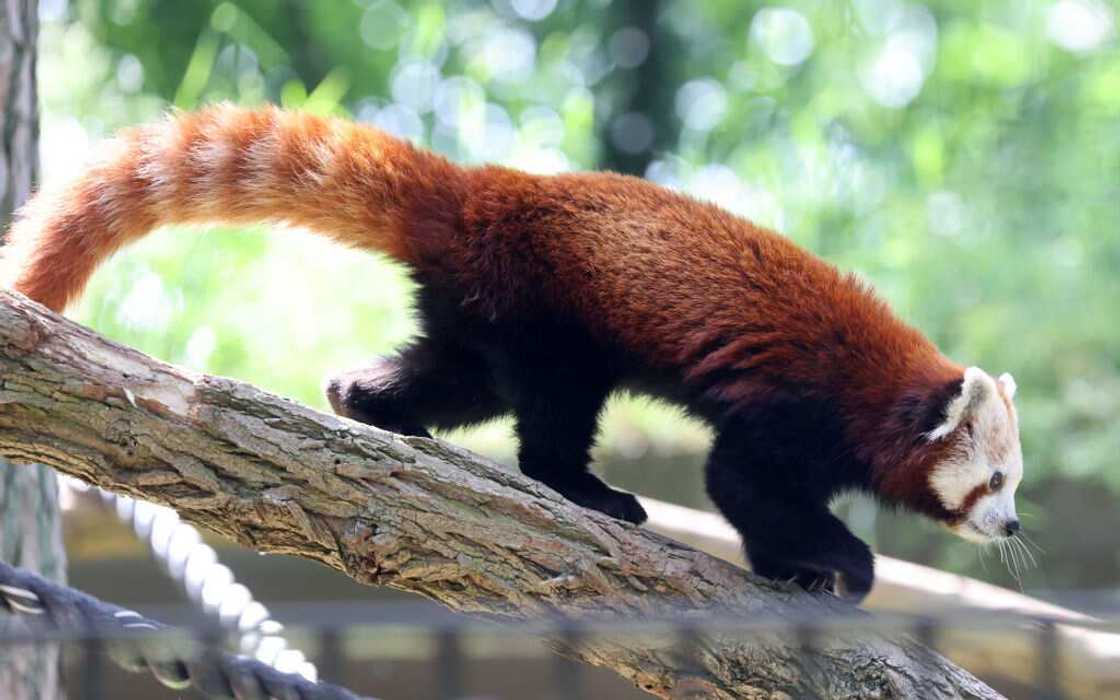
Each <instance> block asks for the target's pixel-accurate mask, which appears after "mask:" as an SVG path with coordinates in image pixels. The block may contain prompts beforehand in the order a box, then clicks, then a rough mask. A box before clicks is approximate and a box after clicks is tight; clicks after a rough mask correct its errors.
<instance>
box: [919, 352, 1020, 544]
mask: <svg viewBox="0 0 1120 700" xmlns="http://www.w3.org/2000/svg"><path fill="white" fill-rule="evenodd" d="M1014 393H1015V380H1014V379H1012V378H1011V375H1007V374H1005V375H1002V376H1001V377H1000V378H999V381H998V382H997V381H996V380H994V379H992V378H991V376H989V375H988V374H987V373H985V372H984V371H983V370H980V369H978V368H975V367H970V368H969V369H968V370H967V371H966V372H965V378H964V382H963V384H962V387H961V395H960V396H958V397H957V398H956V399H953V400H952V401H951V402H950V403H949V406H948V407H947V409H946V417H945V421H944V422H943V423H942V424H941V425H940V426H938V427H937V428H936V429H935V430H934V431H933V432H931V433H930V436H929V437H930V439H931V440H938V439H943V438H945V437H947V436H949V435H952V434H956V435H957V436H958V437H957V441H958V442H957V449H956V450H954V453H953V454H952V455H951V456H950V457H949V458H948V459H946V460H945V461H943V462H942V463H940V464H938V465H936V466H935V467H934V469H933V472H932V473H931V475H930V486H931V488H933V490H934V492H935V493H936V494H937V497H938V498H939V499H940V501H941V504H942V505H943V506H945V507H946V508H947V509H949V510H953V511H958V510H960V509H961V508H964V507H965V506H966V505H967V504H966V501H967V500H968V497H969V495H970V494H972V493H974V492H980V493H982V494H983V495H981V496H980V497H979V498H975V499H974V500H973V502H972V503H971V505H969V506H968V512H967V513H965V514H964V515H965V519H964V520H963V521H962V522H960V523H959V524H957V525H956V526H954V527H953V531H954V532H956V534H958V535H959V536H961V537H963V538H964V539H967V540H972V541H974V542H988V541H990V540H992V539H996V538H1002V537H1005V536H1006V529H1005V528H1006V526H1007V524H1008V523H1011V522H1017V521H1018V516H1017V515H1016V512H1015V490H1016V489H1017V488H1018V487H1019V482H1020V481H1022V479H1023V452H1022V449H1021V447H1020V445H1019V422H1018V416H1017V415H1016V413H1015V407H1014V405H1013V404H1012V403H1011V398H1012V397H1013V396H1014ZM996 472H1000V473H1001V474H1002V475H1003V485H1002V486H1001V487H1000V488H999V489H997V490H995V491H994V492H991V493H989V492H988V490H987V485H988V483H989V482H990V481H991V479H992V475H993V474H995V473H996Z"/></svg>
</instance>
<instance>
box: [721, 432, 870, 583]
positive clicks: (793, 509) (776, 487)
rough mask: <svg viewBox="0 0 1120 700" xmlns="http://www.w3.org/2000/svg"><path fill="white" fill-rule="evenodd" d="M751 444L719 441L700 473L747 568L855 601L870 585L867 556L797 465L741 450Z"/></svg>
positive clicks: (728, 438) (736, 438) (753, 449)
mask: <svg viewBox="0 0 1120 700" xmlns="http://www.w3.org/2000/svg"><path fill="white" fill-rule="evenodd" d="M752 437H756V436H752ZM759 442H764V441H758V442H756V441H755V440H752V438H751V437H747V436H742V437H740V436H728V435H721V436H720V437H719V438H717V440H716V446H715V448H714V449H713V450H712V454H711V456H710V457H709V460H708V466H707V486H708V494H709V496H710V497H711V499H712V501H713V502H714V503H715V504H716V506H717V507H718V508H719V509H720V511H721V512H722V513H723V515H724V517H726V518H727V519H728V521H729V522H730V523H731V524H732V525H733V526H734V527H735V528H736V529H737V530H738V531H739V533H740V534H741V535H742V536H743V543H744V546H745V547H746V551H747V558H748V559H749V560H750V562H751V568H752V569H753V570H754V571H755V572H756V573H758V574H759V575H761V576H766V577H767V578H772V579H778V580H785V581H795V582H797V583H798V584H800V585H801V586H802V587H804V588H806V589H808V590H828V591H834V592H836V593H838V594H840V595H843V596H844V597H847V598H851V599H853V600H856V601H858V600H862V599H863V597H864V596H866V595H867V593H868V592H869V591H870V590H871V584H872V582H873V580H874V568H873V567H874V564H873V557H872V555H871V550H870V548H868V546H867V545H866V544H864V543H863V542H862V541H861V540H859V539H858V538H857V537H856V536H855V535H853V534H852V533H851V532H850V531H849V530H848V528H847V527H846V526H845V525H844V523H843V522H841V521H840V519H839V518H837V517H836V516H834V515H833V514H832V513H831V512H829V510H828V504H827V500H826V499H824V498H822V497H820V496H819V495H815V494H814V493H813V490H812V485H811V484H806V483H804V479H805V477H803V476H802V477H799V474H805V473H806V472H805V471H804V467H803V466H802V465H797V464H791V463H782V462H781V461H779V462H775V461H772V460H773V458H774V455H766V454H763V453H760V452H759V451H758V450H757V448H756V447H753V446H752V445H751V444H749V443H754V445H757V444H758V443H759ZM767 457H769V458H770V459H767Z"/></svg>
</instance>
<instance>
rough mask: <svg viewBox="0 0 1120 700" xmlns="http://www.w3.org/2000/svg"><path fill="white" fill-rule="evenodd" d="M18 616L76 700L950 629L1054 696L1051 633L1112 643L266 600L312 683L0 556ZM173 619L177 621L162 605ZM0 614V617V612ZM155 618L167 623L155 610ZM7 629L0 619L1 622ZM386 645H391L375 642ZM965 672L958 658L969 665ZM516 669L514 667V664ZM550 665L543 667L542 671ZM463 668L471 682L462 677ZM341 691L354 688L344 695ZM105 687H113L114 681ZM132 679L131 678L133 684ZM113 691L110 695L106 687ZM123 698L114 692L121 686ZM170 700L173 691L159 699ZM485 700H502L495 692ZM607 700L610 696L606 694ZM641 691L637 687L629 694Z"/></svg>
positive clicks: (585, 687)
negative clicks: (610, 643) (382, 670)
mask: <svg viewBox="0 0 1120 700" xmlns="http://www.w3.org/2000/svg"><path fill="white" fill-rule="evenodd" d="M2 610H6V611H7V612H8V613H10V614H18V615H20V616H21V618H25V619H27V620H28V621H29V622H31V623H32V624H27V625H23V626H21V627H19V628H17V629H12V628H11V627H10V626H8V627H9V629H7V630H6V631H5V632H3V633H2V634H0V654H2V653H3V651H4V649H6V648H10V647H11V646H12V645H27V644H44V643H62V644H63V645H64V648H65V649H66V651H67V653H68V655H69V657H70V658H71V660H72V664H71V665H72V667H73V668H74V669H76V672H77V677H76V679H74V681H72V682H71V683H70V687H71V688H73V689H74V690H76V691H77V692H76V694H75V696H76V697H79V698H91V699H93V698H97V699H99V698H108V697H159V696H158V695H156V696H153V695H151V694H150V693H149V692H147V691H144V690H140V689H137V690H134V691H133V692H132V693H131V694H130V691H129V690H128V688H129V687H130V686H132V685H133V684H131V683H129V684H125V685H122V684H121V682H120V681H119V680H117V681H116V682H115V683H110V681H109V677H110V669H109V664H110V663H112V664H115V665H117V666H119V667H121V668H124V669H126V670H128V671H133V672H147V673H150V674H153V675H154V676H155V678H156V679H157V680H159V681H160V682H161V683H162V684H163V685H165V686H167V687H169V688H172V689H174V690H181V689H183V688H185V687H187V686H188V685H191V686H193V687H194V688H195V689H196V690H198V691H200V692H201V694H202V695H203V696H209V697H236V698H239V699H242V698H243V699H246V700H248V699H253V700H256V699H258V698H267V697H277V698H301V699H303V700H325V699H327V698H330V699H332V700H334V699H339V700H343V699H345V700H353V699H355V698H357V697H359V695H358V693H359V692H360V693H376V694H377V695H378V697H384V698H387V699H389V700H392V699H393V698H398V697H400V698H414V697H415V698H422V697H438V698H441V699H444V698H446V699H449V700H450V699H454V698H465V697H469V696H472V694H473V697H480V696H479V695H477V688H478V687H479V686H480V685H481V686H485V685H486V684H485V683H479V682H478V679H477V675H478V674H477V673H473V674H472V673H471V672H472V667H474V666H476V665H479V664H490V665H492V662H494V661H501V662H504V663H505V664H506V666H507V667H508V668H509V669H512V670H511V671H509V672H510V673H518V672H520V673H525V671H524V669H525V668H526V667H525V663H526V661H527V660H528V659H531V660H533V661H534V662H535V663H536V664H537V665H536V666H534V669H535V670H534V671H532V672H531V673H526V675H527V676H531V678H530V679H529V680H530V681H531V683H530V684H532V683H535V684H536V686H535V687H536V688H538V690H537V691H531V692H526V693H524V694H523V695H520V696H518V697H521V696H523V697H530V696H534V697H543V695H541V694H540V691H539V689H540V688H547V689H548V691H547V692H548V694H549V695H551V696H553V697H557V698H572V699H579V698H593V697H604V695H602V694H601V693H602V691H599V694H597V693H596V691H595V689H594V688H592V686H591V684H590V683H589V677H590V674H592V673H595V671H593V670H591V669H590V668H589V667H587V666H585V665H583V664H580V663H577V662H574V661H572V660H570V659H569V658H567V657H565V656H562V655H559V654H554V653H551V652H550V651H549V649H548V647H547V646H546V644H545V643H542V642H541V640H551V641H552V642H554V643H558V644H560V645H563V646H566V647H568V648H579V646H580V644H581V642H583V641H585V640H587V639H589V638H592V637H600V636H610V637H612V638H618V637H625V636H626V635H650V634H658V635H665V637H666V639H669V640H670V642H669V647H672V648H673V649H675V651H674V652H673V653H674V654H675V655H676V656H677V657H678V658H679V659H680V660H681V665H682V667H684V668H687V660H688V659H697V658H698V656H697V655H698V654H699V653H701V649H702V639H703V637H704V636H707V635H744V636H752V635H763V634H765V635H778V636H781V637H785V638H786V639H788V640H789V641H792V642H793V643H795V645H796V646H797V648H800V649H803V650H805V653H812V652H813V650H814V649H815V648H816V647H817V646H818V645H821V644H826V643H827V641H828V640H829V639H830V638H832V637H843V638H847V639H850V638H851V637H852V636H853V635H858V634H859V633H861V632H867V631H873V632H888V633H899V632H903V633H908V634H911V635H913V636H915V637H917V638H918V639H919V640H920V641H922V642H924V643H926V644H927V645H929V646H932V647H934V648H938V647H940V646H941V645H942V642H943V640H945V639H946V638H947V633H949V632H952V633H954V634H959V633H962V632H968V633H972V634H979V635H991V636H992V638H993V639H992V644H991V648H992V650H993V652H994V653H999V648H1000V646H999V645H1000V641H999V640H1000V639H1008V638H1014V639H1016V640H1017V641H1018V643H1020V644H1021V643H1027V644H1029V645H1030V646H1031V647H1032V648H1033V658H1034V662H1033V664H1032V665H1033V671H1034V672H1033V674H1032V675H1033V678H1034V680H1033V682H1031V683H1029V684H1026V685H1024V684H1023V683H1022V681H1021V680H1019V681H1016V682H1014V683H1011V684H1010V685H1008V684H1007V680H1008V679H1001V678H984V680H985V681H988V682H989V683H991V684H993V685H994V686H995V687H996V688H997V689H1000V688H1001V682H1003V683H1004V685H1003V686H1002V688H1003V689H1004V690H1006V692H1008V694H1009V695H1010V696H1012V697H1036V698H1046V699H1047V700H1055V699H1061V698H1072V697H1081V696H1085V694H1084V692H1082V691H1077V690H1074V691H1073V692H1070V689H1069V688H1067V687H1066V683H1065V682H1064V677H1065V675H1066V674H1063V672H1062V669H1063V666H1064V665H1065V660H1064V659H1063V654H1066V653H1068V651H1069V650H1068V649H1067V648H1066V647H1067V645H1065V644H1063V641H1062V640H1063V636H1062V635H1061V634H1060V633H1059V629H1060V628H1065V629H1066V630H1071V629H1072V630H1079V631H1080V632H1082V633H1085V634H1091V635H1096V637H1097V641H1098V642H1099V643H1111V644H1115V645H1117V647H1118V648H1120V617H1113V618H1111V619H1109V620H1107V621H1106V620H1102V619H1099V618H1089V617H1086V618H1085V619H1084V620H1080V621H1077V622H1076V623H1071V622H1070V620H1068V619H1064V618H1054V617H1047V616H1028V615H1022V614H1018V613H1013V612H1001V611H982V610H975V609H957V610H943V611H940V612H938V613H937V615H936V616H913V615H901V614H890V613H888V614H878V615H875V616H869V615H863V614H853V615H841V616H836V617H830V618H826V619H821V618H806V619H794V620H791V619H789V618H782V619H767V618H765V617H762V616H753V617H751V618H749V619H746V618H742V617H735V616H730V615H718V616H711V617H708V618H705V619H703V620H695V619H689V620H688V622H687V623H682V622H681V621H680V620H674V619H664V620H643V621H640V622H639V621H633V622H623V621H618V620H611V621H603V622H581V623H578V624H575V623H572V622H570V621H547V620H543V621H539V622H526V623H518V624H516V625H511V624H503V623H493V622H484V621H479V620H476V619H473V618H468V617H465V616H461V615H456V614H454V613H451V612H447V611H441V610H438V609H435V608H433V607H432V606H430V605H426V604H423V603H388V604H352V603H338V604H320V603H316V604H295V605H287V606H279V607H277V606H273V612H274V613H275V616H276V618H277V619H282V620H284V621H285V624H286V626H287V630H288V633H289V634H292V635H294V636H295V637H297V638H298V639H299V643H300V646H301V647H303V648H305V649H307V650H308V652H309V655H310V656H311V657H312V658H313V660H314V661H315V663H316V664H317V665H318V666H319V669H320V673H321V676H322V677H323V678H325V679H327V680H329V681H332V682H334V683H338V684H339V685H338V686H335V685H329V684H327V683H315V682H312V681H310V680H308V679H306V678H303V677H301V676H299V675H297V674H285V673H282V672H280V671H277V670H276V669H273V668H271V667H269V666H267V664H264V663H261V662H260V661H257V660H255V659H249V658H247V657H239V656H236V655H234V654H231V653H229V652H228V651H227V650H228V649H229V648H230V647H228V646H227V643H228V642H230V641H231V640H232V639H233V638H235V637H236V635H233V636H231V635H230V633H229V630H223V629H221V628H220V627H218V626H215V625H209V624H201V625H200V624H192V623H191V622H189V620H191V619H194V618H190V617H188V618H187V620H188V622H186V623H185V624H182V625H180V626H177V627H166V626H164V625H163V624H161V623H158V622H155V621H154V620H153V619H151V618H149V617H144V616H140V615H138V614H137V613H135V612H133V611H128V610H124V609H123V608H120V607H117V606H114V605H111V604H107V603H103V602H101V601H98V600H96V599H94V598H92V597H90V596H86V595H85V594H82V593H81V592H78V591H74V590H73V589H69V588H66V587H64V586H58V585H56V584H51V583H49V582H46V581H44V580H43V579H41V578H39V577H36V576H34V575H33V574H29V573H27V572H23V571H20V570H16V569H13V568H11V567H8V566H6V565H3V564H0V611H2ZM164 613H166V616H167V617H168V618H172V619H174V618H175V617H176V616H178V617H182V612H181V609H180V611H179V612H173V611H171V610H167V611H164ZM3 614H4V613H3V612H0V615H3ZM158 616H160V617H163V616H164V615H163V614H162V613H161V614H159V615H158ZM0 627H2V626H0ZM378 640H380V641H383V642H384V641H386V640H388V641H389V642H391V643H389V644H381V645H378V644H377V643H372V644H371V641H372V642H377V641H378ZM378 660H380V661H382V662H384V661H387V660H391V662H392V663H402V662H406V663H412V664H414V665H417V664H418V665H420V666H421V667H422V668H424V669H426V671H425V676H426V679H425V680H426V682H427V685H428V688H427V690H426V692H416V688H415V687H414V688H412V689H410V690H401V689H398V690H396V691H395V692H394V691H392V690H391V689H387V690H384V691H383V690H381V689H379V688H378V687H376V686H377V685H378V682H377V679H376V678H370V677H369V674H368V673H364V672H361V673H359V672H356V671H355V669H363V668H368V666H369V664H370V663H373V662H376V661H378ZM966 666H967V664H966ZM518 669H521V670H520V671H518ZM545 669H548V670H547V671H546V670H545ZM468 676H471V677H472V678H473V680H472V681H471V682H468ZM344 685H349V686H350V687H352V688H353V689H354V690H355V691H357V692H352V691H349V690H345V689H344V688H343V687H341V686H344ZM110 686H112V688H110ZM140 687H141V686H139V685H137V686H136V688H140ZM111 689H112V693H110V690H111ZM122 693H123V694H122ZM166 697H178V695H177V694H175V693H171V692H169V693H167V695H166ZM481 697H506V696H502V695H500V694H492V695H483V696H481ZM611 697H617V696H616V695H613V694H612V695H611ZM635 697H640V695H635ZM1093 697H1120V688H1116V687H1112V688H1111V689H1109V688H1108V687H1107V686H1105V687H1101V688H1098V690H1097V691H1096V692H1095V693H1094V695H1093Z"/></svg>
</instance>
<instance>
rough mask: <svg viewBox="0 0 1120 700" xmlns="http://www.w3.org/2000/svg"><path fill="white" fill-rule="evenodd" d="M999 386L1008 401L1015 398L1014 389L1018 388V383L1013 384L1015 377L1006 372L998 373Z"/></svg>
mask: <svg viewBox="0 0 1120 700" xmlns="http://www.w3.org/2000/svg"><path fill="white" fill-rule="evenodd" d="M999 388H1000V389H1003V393H1004V395H1005V396H1006V397H1007V400H1008V401H1010V400H1011V399H1013V398H1015V389H1016V388H1018V385H1017V384H1015V377H1012V376H1011V375H1010V374H1009V373H1007V372H1004V373H1003V374H1001V375H999Z"/></svg>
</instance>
